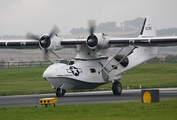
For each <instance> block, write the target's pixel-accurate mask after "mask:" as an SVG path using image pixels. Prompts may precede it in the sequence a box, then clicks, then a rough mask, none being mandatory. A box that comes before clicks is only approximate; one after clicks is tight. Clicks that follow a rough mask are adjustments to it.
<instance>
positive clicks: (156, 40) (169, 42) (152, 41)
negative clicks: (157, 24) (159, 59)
mask: <svg viewBox="0 0 177 120" xmlns="http://www.w3.org/2000/svg"><path fill="white" fill-rule="evenodd" d="M109 44H110V45H118V46H127V45H134V46H146V47H148V46H149V47H154V46H159V47H165V46H177V37H152V38H111V39H110V40H109Z"/></svg>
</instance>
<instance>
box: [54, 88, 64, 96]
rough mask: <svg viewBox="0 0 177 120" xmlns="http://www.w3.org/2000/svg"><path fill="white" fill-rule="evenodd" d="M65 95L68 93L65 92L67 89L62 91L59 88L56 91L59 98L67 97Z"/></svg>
mask: <svg viewBox="0 0 177 120" xmlns="http://www.w3.org/2000/svg"><path fill="white" fill-rule="evenodd" d="M65 93H66V90H65V89H61V88H57V89H56V96H57V97H62V96H64V95H65Z"/></svg>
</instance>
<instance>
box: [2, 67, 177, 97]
mask: <svg viewBox="0 0 177 120" xmlns="http://www.w3.org/2000/svg"><path fill="white" fill-rule="evenodd" d="M45 69H46V67H37V68H3V69H0V95H15V94H34V93H53V92H55V90H54V89H52V88H51V86H50V84H49V83H48V82H47V81H45V80H44V79H43V78H42V74H43V71H44V70H45ZM121 83H122V85H123V88H124V89H126V86H130V89H134V88H139V86H140V85H142V87H143V88H154V87H161V88H162V87H176V86H177V64H174V63H160V64H158V63H157V64H142V65H140V66H137V67H136V68H134V69H132V70H130V71H128V72H126V73H125V74H124V75H122V80H121ZM110 88H111V83H110V84H106V85H103V86H100V87H98V88H96V89H95V90H110Z"/></svg>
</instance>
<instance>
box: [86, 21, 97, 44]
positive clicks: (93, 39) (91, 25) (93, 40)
mask: <svg viewBox="0 0 177 120" xmlns="http://www.w3.org/2000/svg"><path fill="white" fill-rule="evenodd" d="M88 23H89V33H90V35H89V36H88V38H87V44H88V46H89V47H95V46H96V45H97V44H98V39H97V37H96V36H95V35H94V32H95V21H94V20H90V21H89V22H88Z"/></svg>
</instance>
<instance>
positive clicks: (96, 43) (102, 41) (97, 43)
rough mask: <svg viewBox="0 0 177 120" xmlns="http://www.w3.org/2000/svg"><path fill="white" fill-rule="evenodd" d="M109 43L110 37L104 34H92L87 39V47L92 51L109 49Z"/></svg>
mask: <svg viewBox="0 0 177 120" xmlns="http://www.w3.org/2000/svg"><path fill="white" fill-rule="evenodd" d="M108 42H109V36H107V35H106V34H104V33H94V34H90V35H89V36H88V37H87V41H86V43H87V46H88V47H89V48H90V49H92V50H101V49H106V48H109V47H110V45H109V44H108Z"/></svg>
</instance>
